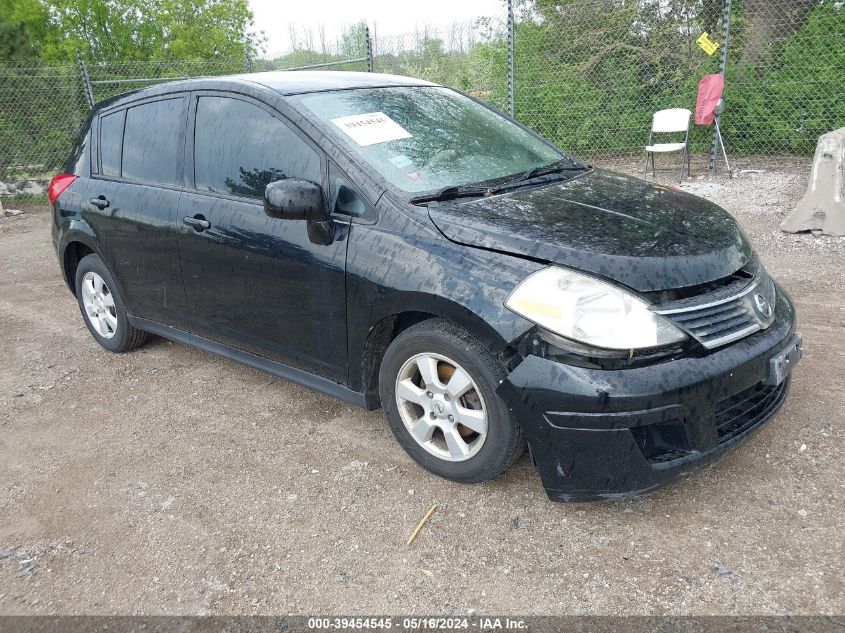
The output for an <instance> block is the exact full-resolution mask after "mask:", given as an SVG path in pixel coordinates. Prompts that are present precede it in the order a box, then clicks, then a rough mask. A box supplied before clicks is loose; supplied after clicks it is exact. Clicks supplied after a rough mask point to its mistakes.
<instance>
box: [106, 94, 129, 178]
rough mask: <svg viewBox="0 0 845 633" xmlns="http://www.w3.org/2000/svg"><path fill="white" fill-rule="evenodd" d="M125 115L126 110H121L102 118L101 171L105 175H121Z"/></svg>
mask: <svg viewBox="0 0 845 633" xmlns="http://www.w3.org/2000/svg"><path fill="white" fill-rule="evenodd" d="M125 115H126V110H120V111H118V112H114V113H112V114H109V115H107V116H104V117H103V118H101V119H100V173H101V174H103V175H104V176H117V177H119V176H120V151H121V147H122V146H123V117H124V116H125Z"/></svg>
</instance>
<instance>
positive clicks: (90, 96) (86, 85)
mask: <svg viewBox="0 0 845 633" xmlns="http://www.w3.org/2000/svg"><path fill="white" fill-rule="evenodd" d="M76 63H77V64H78V65H79V74H80V75H81V76H82V88H83V89H84V90H85V99H86V100H87V101H88V108H89V109H91V110H93V109H94V91H93V90H92V89H91V78H90V77H89V76H88V66H86V65H85V62H84V61H82V53H80V52H79V51H76Z"/></svg>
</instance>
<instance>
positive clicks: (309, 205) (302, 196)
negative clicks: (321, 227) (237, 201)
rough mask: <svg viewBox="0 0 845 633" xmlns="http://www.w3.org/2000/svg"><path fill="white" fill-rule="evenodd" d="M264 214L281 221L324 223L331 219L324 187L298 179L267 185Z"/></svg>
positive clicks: (278, 181) (287, 179)
mask: <svg viewBox="0 0 845 633" xmlns="http://www.w3.org/2000/svg"><path fill="white" fill-rule="evenodd" d="M264 213H266V214H267V215H269V216H270V217H271V218H277V219H279V220H309V221H312V220H313V221H317V222H322V221H324V220H327V219H328V217H329V214H328V210H327V209H326V201H325V198H324V197H323V189H322V187H320V185H318V184H316V183H313V182H311V181H309V180H300V179H298V178H285V179H284V180H276V181H275V182H271V183H270V184H268V185H267V187H266V188H265V189H264Z"/></svg>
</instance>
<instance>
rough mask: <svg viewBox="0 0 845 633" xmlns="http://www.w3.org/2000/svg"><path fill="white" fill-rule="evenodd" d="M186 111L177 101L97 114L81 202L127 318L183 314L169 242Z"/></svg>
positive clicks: (175, 319)
mask: <svg viewBox="0 0 845 633" xmlns="http://www.w3.org/2000/svg"><path fill="white" fill-rule="evenodd" d="M187 111H188V96H187V93H183V94H176V95H167V96H166V97H158V98H156V99H154V100H148V101H139V102H137V103H132V104H129V105H128V106H122V107H119V108H117V109H112V110H106V111H104V112H102V113H101V114H100V116H99V117H98V121H97V127H96V129H97V138H98V143H97V149H98V151H97V156H98V160H97V161H95V165H94V170H92V171H95V173H93V174H92V178H91V182H90V184H89V187H88V192H87V196H88V200H86V204H87V206H88V212H87V214H86V219H87V220H88V223H89V224H90V225H91V226H92V227H93V228H94V231H95V232H96V233H97V238H98V243H99V244H100V246H101V248H102V252H103V255H104V257H105V258H106V259H107V262H106V264H107V265H108V266H109V268H110V269H111V271H112V272H113V273H114V275H115V277H116V279H117V282H118V284H119V285H120V289H121V291H122V292H123V295H124V300H125V302H126V305H127V309H128V311H129V313H130V314H132V315H134V316H138V317H144V318H148V319H152V320H155V321H160V322H163V323H168V324H172V325H179V324H181V323H183V320H184V318H185V316H186V314H187V300H186V297H185V288H184V284H183V283H182V273H181V269H180V266H179V251H178V245H177V241H176V226H177V224H176V212H177V209H178V205H179V197H180V195H181V190H182V188H183V186H184V171H185V169H184V164H185V149H184V148H185V135H186V124H187Z"/></svg>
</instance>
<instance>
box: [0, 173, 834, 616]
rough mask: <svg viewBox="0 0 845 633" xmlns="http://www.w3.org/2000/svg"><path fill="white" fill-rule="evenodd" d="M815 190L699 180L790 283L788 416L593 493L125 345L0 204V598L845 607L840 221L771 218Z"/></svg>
mask: <svg viewBox="0 0 845 633" xmlns="http://www.w3.org/2000/svg"><path fill="white" fill-rule="evenodd" d="M804 184H805V180H804V178H803V177H800V176H793V175H788V174H783V173H771V172H767V173H764V174H758V175H754V174H744V175H742V176H740V177H739V178H738V179H736V180H734V181H733V182H727V181H725V180H722V179H718V180H715V181H710V180H708V179H701V180H692V181H689V183H688V184H687V185H685V187H686V188H687V189H689V190H691V191H693V192H695V193H699V194H700V195H704V196H706V197H709V198H711V199H713V200H715V201H716V202H719V203H720V204H723V205H724V206H725V207H726V208H727V209H728V210H730V211H731V212H733V213H734V214H735V215H736V216H737V218H738V219H739V221H740V222H741V223H742V225H743V226H744V227H745V228H746V231H747V232H748V234H749V235H750V237H751V239H752V241H753V242H754V243H755V244H756V245H757V247H758V248H759V251H760V254H761V257H762V259H763V261H764V262H765V263H766V265H767V266H768V267H769V269H770V270H771V272H772V273H773V274H774V276H775V277H776V278H777V279H779V280H780V281H781V282H782V283H783V284H784V285H785V287H786V288H787V289H788V290H789V291H790V292H791V293H792V296H793V297H794V299H795V303H796V305H797V307H798V310H799V314H800V321H801V325H800V330H801V331H802V332H803V334H804V338H805V357H804V360H803V361H802V363H801V365H800V366H799V368H798V370H797V371H796V375H795V380H794V383H793V385H794V387H793V391H792V394H791V396H790V398H789V399H788V400H787V402H786V405H785V407H784V408H783V410H782V412H781V413H780V414H779V415H778V416H777V418H776V419H775V420H774V421H773V422H772V423H771V424H769V425H768V426H767V427H765V428H764V429H763V430H762V431H761V432H760V433H758V434H757V435H756V436H755V437H753V438H752V440H751V441H750V442H748V443H746V444H745V445H743V446H742V447H741V448H739V449H738V450H736V451H734V452H733V453H731V454H729V455H728V456H727V457H725V458H724V459H723V460H722V461H721V462H720V463H719V464H717V465H715V466H714V467H712V468H710V469H708V470H706V471H703V472H699V473H697V474H695V475H693V476H691V477H689V478H687V479H686V480H684V481H683V482H681V483H678V484H675V485H672V486H670V487H668V488H665V489H663V490H661V491H659V492H656V493H654V494H651V495H649V496H646V497H642V498H638V499H634V500H629V501H624V502H618V503H605V504H586V505H583V504H582V505H566V504H553V503H550V502H549V501H547V499H546V497H545V494H544V493H543V491H542V488H541V486H540V480H539V478H538V477H537V475H536V474H535V472H534V469H533V467H532V466H531V464H530V463H529V461H528V459H527V457H524V458H523V459H522V460H521V461H520V462H519V463H518V464H517V465H516V466H515V467H514V468H513V469H512V470H511V471H510V472H508V473H507V474H506V475H505V476H503V477H500V478H498V479H497V480H495V481H493V482H490V483H487V484H484V485H477V486H461V485H457V484H452V483H449V482H446V481H443V480H441V479H438V478H436V477H434V476H432V475H429V474H428V473H426V472H425V471H423V470H421V469H420V468H418V467H417V466H416V465H414V464H413V463H412V462H411V461H410V459H409V458H407V457H406V456H405V454H404V453H403V452H402V451H401V450H400V449H399V447H398V446H397V445H396V443H395V442H394V440H393V438H392V436H391V435H390V433H389V431H388V430H387V428H386V426H385V424H384V422H383V420H382V417H381V413H380V412H375V413H368V412H364V411H360V410H356V409H353V408H351V407H349V406H347V405H346V404H344V403H341V402H339V401H337V400H334V399H332V398H328V397H325V396H322V395H319V394H317V393H315V392H312V391H309V390H308V389H305V388H303V387H299V386H296V385H293V384H290V383H288V382H285V381H283V380H279V379H276V378H273V377H270V376H268V375H265V374H262V373H260V372H258V371H254V370H252V369H248V368H245V367H242V366H239V365H236V364H234V363H231V362H228V361H224V360H220V359H218V358H215V357H213V356H210V355H208V354H206V353H203V352H200V351H196V350H192V349H188V348H187V347H184V346H182V345H178V344H174V343H169V342H167V341H164V340H161V339H156V340H154V341H152V342H151V343H150V344H148V345H147V346H146V347H144V348H143V349H141V350H138V351H136V352H133V353H130V354H126V355H113V354H109V353H108V352H106V351H104V350H103V349H101V348H100V347H99V346H97V345H96V343H95V342H94V340H93V339H92V338H91V336H90V335H89V334H88V332H87V331H86V329H85V328H84V326H83V323H82V320H81V317H80V315H79V312H78V310H77V306H76V303H75V301H74V299H73V297H72V296H71V295H70V293H69V292H68V291H67V290H66V289H65V287H64V285H63V282H62V280H61V277H60V274H59V269H58V266H57V264H56V261H55V256H54V254H53V251H52V247H51V244H50V237H49V216H48V214H47V211H46V209H45V208H43V207H41V208H25V209H24V213H23V214H22V215H20V216H17V217H10V218H5V219H2V220H0V271H2V276H0V613H5V614H14V613H18V614H23V613H29V614H35V613H42V614H43V613H121V614H123V613H135V614H137V613H155V614H159V613H173V614H176V613H179V614H205V613H222V614H229V613H239V614H253V613H280V614H284V613H295V614H303V613H359V614H371V613H414V614H419V613H434V612H442V613H454V614H465V613H467V612H468V611H470V610H477V612H478V613H492V612H495V613H500V614H505V613H508V614H540V613H554V614H563V613H569V614H577V613H590V614H610V613H621V612H629V613H643V614H645V613H652V614H705V613H707V614H709V613H724V614H727V613H742V614H764V613H765V614H788V613H829V614H834V613H840V614H841V613H843V611H845V597H843V576H842V569H843V541H845V527H843V525H845V504H843V491H845V460H843V453H845V423H843V417H845V388H843V375H844V374H845V329H843V328H844V327H845V276H843V268H845V239H841V240H836V239H832V238H815V237H813V236H811V235H801V236H793V235H784V234H781V233H780V232H779V231H778V230H777V225H778V222H779V221H780V220H781V219H782V217H783V216H784V214H785V212H786V211H787V210H788V209H790V208H791V207H792V206H793V205H794V204H795V202H796V201H797V199H798V198H799V197H800V195H801V194H802V192H803V188H804ZM432 504H437V506H438V509H437V511H436V513H435V514H434V516H433V518H432V520H431V522H430V523H429V524H428V525H427V526H426V527H425V528H424V529H423V531H422V532H421V534H420V536H419V538H418V539H417V541H416V542H415V543H414V544H413V545H411V546H406V545H405V541H406V539H407V538H408V535H409V534H410V532H411V531H412V530H413V528H414V526H415V525H416V523H417V522H418V521H419V519H420V518H421V517H422V516H423V515H424V514H425V512H426V511H427V510H428V508H429V507H430V506H431V505H432Z"/></svg>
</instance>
